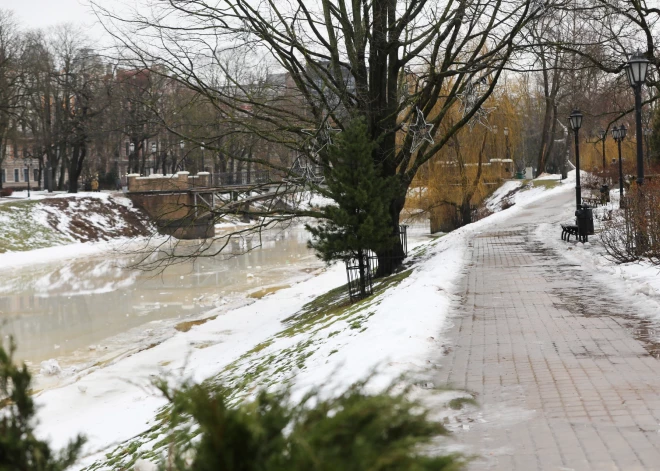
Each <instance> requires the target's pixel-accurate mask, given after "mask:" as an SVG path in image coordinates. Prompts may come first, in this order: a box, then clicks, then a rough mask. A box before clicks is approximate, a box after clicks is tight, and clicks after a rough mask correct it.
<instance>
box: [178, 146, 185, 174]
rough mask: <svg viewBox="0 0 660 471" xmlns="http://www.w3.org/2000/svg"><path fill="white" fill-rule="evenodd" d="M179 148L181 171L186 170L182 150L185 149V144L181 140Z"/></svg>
mask: <svg viewBox="0 0 660 471" xmlns="http://www.w3.org/2000/svg"><path fill="white" fill-rule="evenodd" d="M179 147H180V148H181V169H182V170H185V169H186V162H185V160H184V158H183V148H184V147H186V143H185V142H183V139H182V140H180V141H179Z"/></svg>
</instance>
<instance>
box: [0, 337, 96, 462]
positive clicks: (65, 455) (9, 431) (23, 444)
mask: <svg viewBox="0 0 660 471" xmlns="http://www.w3.org/2000/svg"><path fill="white" fill-rule="evenodd" d="M14 351H15V346H14V343H13V341H11V344H10V347H9V351H7V350H5V349H4V348H3V347H2V345H0V471H63V470H65V469H66V468H68V467H69V466H71V465H72V464H73V463H74V462H75V460H76V458H77V457H78V455H79V453H80V449H81V448H82V445H83V443H84V440H83V438H81V437H78V438H77V439H76V440H74V441H73V442H71V443H70V444H69V445H68V446H67V447H66V448H65V449H64V450H63V451H62V452H60V453H54V452H53V451H52V450H51V449H50V447H49V445H48V443H46V442H44V441H41V440H39V439H37V438H36V437H35V436H34V414H35V411H36V410H35V406H34V401H33V400H32V396H31V394H30V383H31V381H32V378H31V376H30V372H29V371H28V370H27V367H26V366H25V365H23V366H22V367H18V366H16V365H15V364H14V361H13V356H14Z"/></svg>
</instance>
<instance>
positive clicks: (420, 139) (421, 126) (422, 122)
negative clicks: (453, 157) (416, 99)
mask: <svg viewBox="0 0 660 471" xmlns="http://www.w3.org/2000/svg"><path fill="white" fill-rule="evenodd" d="M415 111H416V113H417V117H416V119H415V123H414V124H408V125H407V126H406V128H407V129H406V131H407V132H408V133H410V134H412V136H413V141H412V146H411V147H410V153H413V152H415V151H416V150H417V149H418V148H419V146H421V145H422V144H423V143H424V142H428V143H429V144H434V143H435V141H434V140H433V136H431V130H432V129H433V125H432V124H428V123H427V122H426V119H425V118H424V113H422V111H421V110H420V109H419V108H415Z"/></svg>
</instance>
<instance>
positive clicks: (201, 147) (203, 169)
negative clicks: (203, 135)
mask: <svg viewBox="0 0 660 471" xmlns="http://www.w3.org/2000/svg"><path fill="white" fill-rule="evenodd" d="M199 147H200V149H202V172H205V171H206V169H205V168H204V141H202V145H201V146H199ZM197 173H199V170H197Z"/></svg>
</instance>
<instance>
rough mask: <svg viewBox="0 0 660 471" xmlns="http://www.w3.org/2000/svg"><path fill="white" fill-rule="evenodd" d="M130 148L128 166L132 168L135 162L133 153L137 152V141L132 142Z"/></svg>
mask: <svg viewBox="0 0 660 471" xmlns="http://www.w3.org/2000/svg"><path fill="white" fill-rule="evenodd" d="M128 150H129V151H130V154H129V155H128V166H129V168H130V167H131V164H133V163H134V162H135V155H133V153H134V152H135V143H133V142H131V143H130V145H129V146H128ZM131 170H132V169H131Z"/></svg>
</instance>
